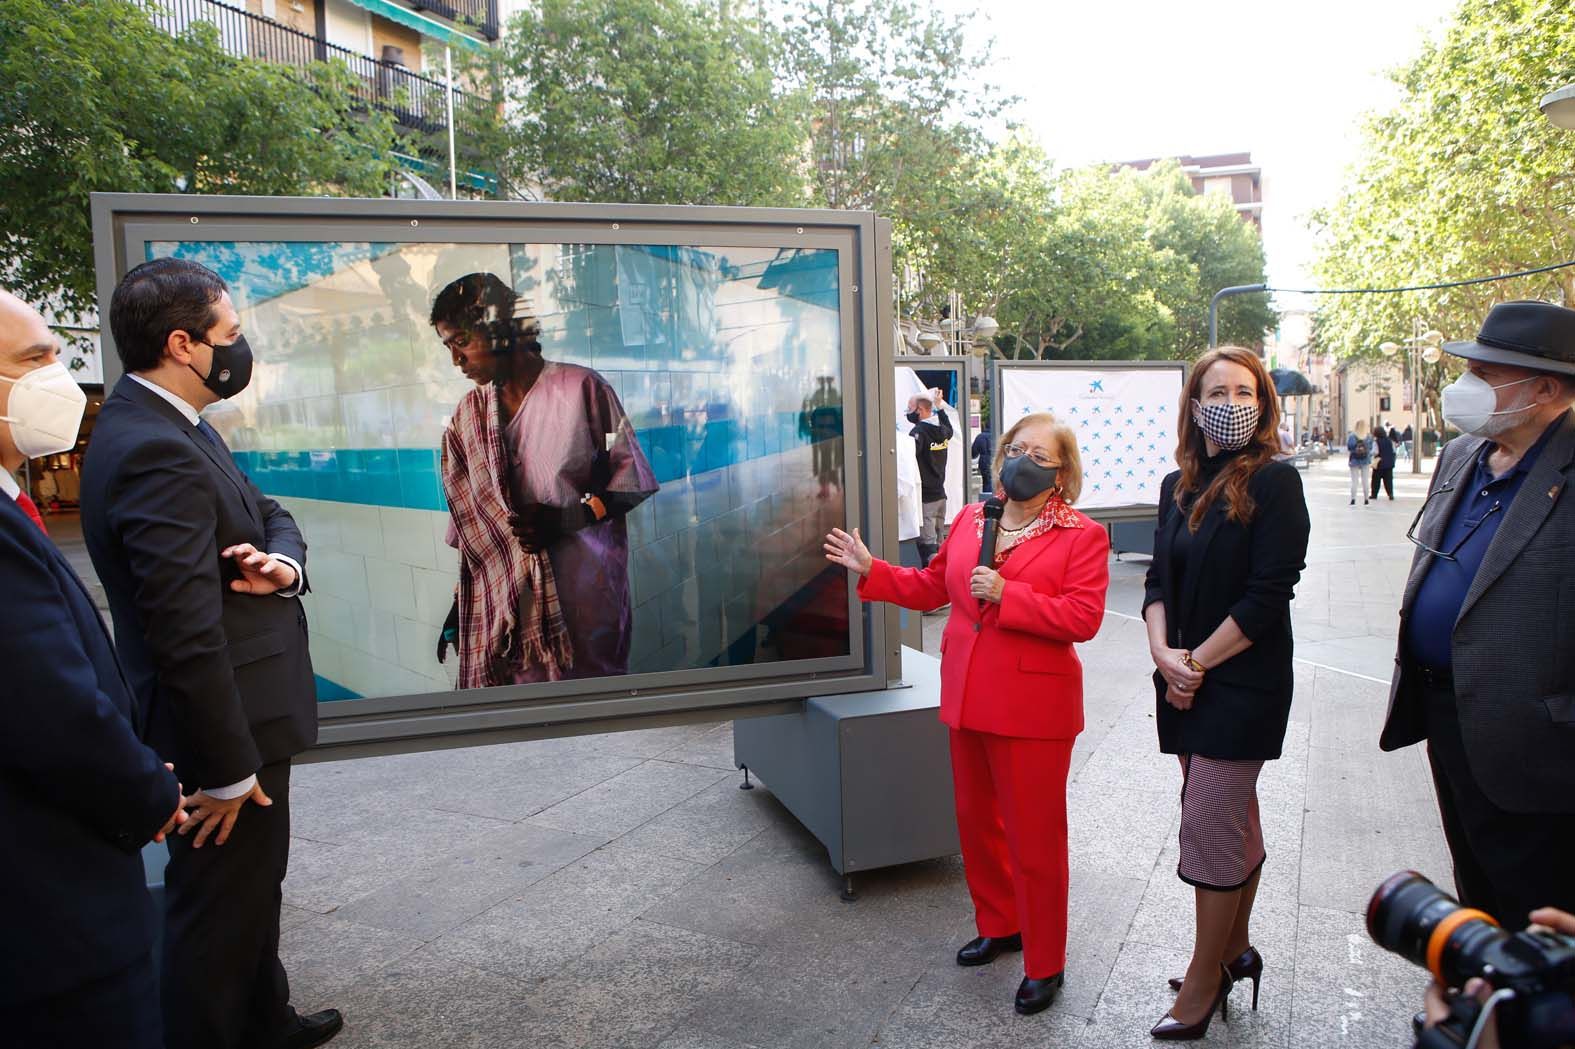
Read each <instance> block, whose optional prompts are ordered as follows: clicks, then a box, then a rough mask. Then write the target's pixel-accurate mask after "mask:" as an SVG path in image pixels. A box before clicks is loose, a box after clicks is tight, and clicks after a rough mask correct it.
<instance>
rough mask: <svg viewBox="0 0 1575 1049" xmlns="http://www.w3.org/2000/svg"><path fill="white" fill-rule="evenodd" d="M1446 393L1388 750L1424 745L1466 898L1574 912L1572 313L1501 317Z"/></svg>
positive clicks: (1486, 905) (1414, 537) (1394, 687)
mask: <svg viewBox="0 0 1575 1049" xmlns="http://www.w3.org/2000/svg"><path fill="white" fill-rule="evenodd" d="M1444 349H1445V350H1447V351H1448V352H1449V353H1452V354H1454V355H1455V356H1457V357H1461V358H1464V359H1465V361H1466V371H1465V373H1464V374H1463V375H1461V377H1460V378H1459V379H1458V380H1457V381H1456V382H1454V383H1453V384H1452V385H1450V386H1449V387H1447V388H1446V389H1445V390H1444V391H1443V409H1444V418H1445V419H1446V420H1447V421H1448V422H1449V423H1450V424H1451V425H1453V426H1455V427H1456V428H1457V429H1459V430H1460V431H1461V432H1462V434H1464V436H1462V437H1460V438H1458V439H1457V440H1454V441H1451V442H1449V444H1448V445H1447V446H1446V447H1445V448H1444V450H1443V452H1442V453H1441V454H1440V455H1439V458H1438V466H1437V468H1436V469H1435V470H1434V472H1433V481H1432V486H1431V488H1430V490H1429V493H1428V497H1427V500H1426V502H1425V503H1424V504H1423V505H1422V509H1421V511H1420V512H1419V513H1418V514H1417V518H1416V521H1415V522H1413V524H1412V527H1411V530H1410V531H1409V532H1408V533H1407V538H1409V539H1410V540H1411V541H1412V542H1413V543H1415V544H1416V547H1417V550H1416V554H1415V557H1414V558H1413V560H1412V562H1411V575H1410V578H1409V579H1408V580H1407V581H1406V587H1405V596H1404V598H1403V600H1402V603H1401V607H1400V644H1399V654H1398V656H1397V658H1396V660H1395V674H1394V680H1393V683H1392V684H1391V687H1390V693H1389V713H1388V717H1387V718H1386V719H1385V721H1384V727H1383V732H1382V735H1381V736H1380V738H1379V745H1380V746H1381V747H1382V748H1383V749H1384V750H1396V749H1398V748H1400V747H1404V746H1408V745H1410V744H1412V743H1417V742H1420V741H1422V740H1424V739H1425V740H1426V741H1427V754H1428V762H1429V764H1430V765H1431V766H1432V770H1433V783H1434V788H1435V789H1436V791H1437V793H1438V807H1439V813H1440V815H1441V816H1442V819H1443V823H1444V834H1445V837H1446V838H1447V839H1448V842H1449V851H1450V854H1451V856H1452V857H1453V859H1454V864H1455V885H1456V888H1457V889H1458V891H1459V894H1460V899H1461V900H1462V901H1463V902H1465V903H1467V904H1469V905H1470V906H1473V907H1478V908H1480V909H1482V910H1485V911H1487V912H1488V913H1489V914H1492V915H1493V916H1494V917H1495V918H1497V919H1498V920H1499V921H1500V922H1501V923H1503V925H1504V926H1505V927H1506V928H1512V929H1519V928H1523V927H1524V926H1525V925H1526V924H1527V923H1528V921H1529V920H1530V919H1529V915H1530V912H1531V911H1532V910H1533V909H1534V908H1537V907H1543V906H1555V907H1560V908H1562V909H1564V910H1575V877H1572V876H1571V871H1572V870H1575V572H1572V571H1571V567H1572V558H1575V495H1572V494H1571V492H1570V491H1569V488H1570V482H1571V481H1575V413H1572V412H1571V411H1570V406H1571V405H1572V404H1575V310H1571V309H1566V308H1565V307H1563V306H1555V305H1553V304H1552V303H1547V302H1506V303H1500V304H1499V305H1497V306H1495V307H1493V309H1492V310H1491V311H1490V312H1489V313H1488V316H1487V319H1486V320H1485V321H1483V323H1482V330H1481V332H1480V333H1479V334H1478V335H1477V337H1476V339H1475V340H1474V341H1472V342H1461V343H1450V344H1447V345H1446V346H1445V347H1444Z"/></svg>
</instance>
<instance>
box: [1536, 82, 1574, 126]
mask: <svg viewBox="0 0 1575 1049" xmlns="http://www.w3.org/2000/svg"><path fill="white" fill-rule="evenodd" d="M1538 108H1539V109H1541V110H1542V113H1543V115H1544V116H1546V117H1547V118H1548V120H1549V122H1550V123H1552V124H1553V126H1554V127H1559V128H1563V129H1564V130H1566V131H1575V84H1565V85H1564V86H1563V87H1561V88H1559V89H1557V90H1556V91H1549V92H1548V93H1547V94H1546V95H1543V96H1542V102H1541V103H1540V104H1539V106H1538Z"/></svg>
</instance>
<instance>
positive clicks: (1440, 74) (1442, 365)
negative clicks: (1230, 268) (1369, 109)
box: [1315, 0, 1575, 426]
mask: <svg viewBox="0 0 1575 1049" xmlns="http://www.w3.org/2000/svg"><path fill="white" fill-rule="evenodd" d="M1393 76H1394V79H1395V82H1396V83H1397V84H1398V85H1399V87H1400V90H1401V95H1400V100H1399V102H1398V103H1397V104H1396V105H1395V106H1394V108H1393V109H1391V110H1389V111H1388V112H1385V113H1381V114H1377V115H1375V116H1373V117H1372V118H1370V119H1369V121H1368V122H1367V124H1366V126H1365V128H1364V130H1363V141H1362V149H1361V152H1360V154H1359V159H1358V161H1357V162H1356V164H1355V165H1354V166H1353V167H1352V169H1351V174H1350V176H1349V180H1348V183H1347V185H1346V186H1345V187H1344V189H1343V190H1342V192H1341V193H1340V196H1339V198H1338V199H1337V200H1336V201H1335V202H1334V203H1333V204H1332V205H1331V206H1330V207H1329V208H1327V209H1325V210H1324V211H1323V212H1321V213H1320V214H1319V215H1317V216H1316V222H1317V225H1318V227H1319V231H1320V244H1319V255H1318V260H1317V263H1316V268H1315V272H1316V274H1317V277H1318V283H1319V284H1320V286H1323V287H1342V288H1361V287H1369V288H1384V287H1401V286H1410V285H1417V284H1436V283H1445V282H1448V281H1451V280H1464V279H1469V278H1473V277H1479V276H1486V275H1491V274H1495V273H1506V272H1512V271H1515V270H1521V269H1529V268H1533V267H1536V266H1538V265H1544V264H1548V263H1553V262H1562V261H1564V260H1566V259H1570V258H1572V257H1575V133H1571V132H1568V131H1561V130H1559V129H1557V128H1555V127H1553V126H1552V125H1551V124H1549V123H1548V121H1547V120H1546V119H1545V118H1544V117H1543V115H1542V114H1541V112H1539V110H1538V108H1537V103H1538V101H1539V99H1540V98H1541V97H1542V95H1544V94H1545V93H1547V92H1548V91H1549V90H1551V89H1553V88H1556V87H1559V86H1561V85H1563V84H1567V83H1569V82H1570V81H1571V80H1575V6H1572V5H1570V4H1567V3H1561V2H1552V0H1465V2H1464V3H1462V5H1461V6H1460V8H1459V9H1458V10H1457V11H1456V13H1455V15H1454V17H1453V19H1452V21H1451V22H1450V24H1449V25H1448V27H1447V28H1446V30H1445V32H1444V34H1443V36H1442V37H1441V39H1439V40H1437V41H1435V42H1429V43H1428V44H1426V45H1425V46H1424V47H1423V48H1422V50H1421V52H1420V53H1419V54H1418V55H1417V56H1416V57H1415V58H1414V59H1413V60H1412V61H1410V62H1409V63H1407V64H1406V65H1405V66H1403V67H1401V68H1400V69H1398V70H1396V71H1395V73H1394V74H1393ZM1515 298H1541V299H1551V300H1553V301H1562V302H1564V303H1565V304H1575V269H1565V270H1559V271H1555V272H1554V273H1550V274H1545V275H1541V276H1536V277H1527V278H1520V279H1516V280H1512V281H1503V282H1495V283H1490V284H1478V285H1472V286H1467V287H1458V288H1449V289H1439V290H1434V291H1423V292H1407V293H1402V294H1395V295H1340V296H1329V297H1328V298H1326V299H1325V300H1324V301H1323V302H1322V303H1321V304H1320V308H1319V311H1318V322H1317V327H1316V335H1315V337H1316V339H1317V342H1318V345H1319V346H1321V347H1322V348H1324V349H1326V350H1328V351H1331V352H1332V353H1334V354H1335V355H1336V356H1338V357H1343V358H1356V359H1361V360H1377V359H1379V358H1380V356H1381V351H1380V350H1379V347H1380V345H1381V344H1382V343H1384V342H1388V341H1394V342H1403V341H1404V340H1406V339H1408V338H1409V337H1411V335H1412V333H1413V332H1414V331H1415V330H1417V328H1418V327H1420V328H1421V329H1423V330H1426V329H1437V330H1439V331H1441V332H1443V334H1444V335H1445V336H1446V337H1447V338H1450V339H1464V338H1469V337H1471V336H1472V335H1473V334H1475V332H1476V330H1477V325H1478V324H1480V322H1481V320H1482V318H1483V317H1484V316H1485V315H1486V314H1487V311H1488V309H1489V308H1490V307H1491V306H1492V305H1493V303H1495V302H1499V301H1503V300H1506V299H1515ZM1457 369H1458V364H1455V363H1454V362H1453V361H1452V360H1451V358H1449V357H1447V356H1446V357H1445V358H1444V359H1443V360H1442V361H1440V362H1439V363H1438V364H1436V365H1425V366H1424V367H1423V370H1422V382H1423V387H1424V399H1425V403H1426V405H1427V410H1428V414H1429V417H1430V419H1431V421H1432V424H1433V425H1434V426H1437V425H1439V423H1440V417H1439V412H1438V390H1439V387H1440V386H1441V385H1442V384H1444V383H1446V382H1448V381H1449V379H1450V377H1451V376H1452V375H1453V374H1454V373H1455V371H1456V370H1457Z"/></svg>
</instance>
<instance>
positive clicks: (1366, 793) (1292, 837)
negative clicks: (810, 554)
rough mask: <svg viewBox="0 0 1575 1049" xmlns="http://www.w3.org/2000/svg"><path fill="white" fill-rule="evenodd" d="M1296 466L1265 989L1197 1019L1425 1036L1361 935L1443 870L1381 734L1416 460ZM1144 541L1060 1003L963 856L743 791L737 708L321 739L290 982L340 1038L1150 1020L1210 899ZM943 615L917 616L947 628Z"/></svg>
mask: <svg viewBox="0 0 1575 1049" xmlns="http://www.w3.org/2000/svg"><path fill="white" fill-rule="evenodd" d="M1426 466H1427V467H1428V468H1429V469H1430V468H1431V463H1428V464H1426ZM1402 471H1404V467H1402ZM1303 477H1304V479H1305V481H1306V485H1307V491H1308V497H1309V503H1310V505H1311V507H1312V516H1313V541H1312V550H1311V552H1310V553H1309V557H1308V560H1309V567H1308V570H1307V572H1306V574H1305V576H1304V577H1303V580H1302V582H1301V585H1300V587H1299V588H1298V596H1297V600H1296V604H1295V609H1294V615H1295V624H1296V634H1297V638H1298V653H1299V655H1300V656H1301V657H1303V659H1302V660H1301V661H1299V662H1298V664H1297V692H1296V701H1295V705H1294V709H1293V714H1292V721H1291V724H1290V730H1289V734H1288V737H1287V739H1286V745H1285V754H1284V757H1283V758H1282V759H1281V760H1280V761H1277V762H1273V763H1270V764H1269V765H1268V766H1267V767H1266V769H1265V772H1264V775H1263V778H1262V781H1261V792H1260V793H1261V801H1262V810H1263V813H1264V823H1265V835H1266V838H1267V845H1268V852H1269V860H1268V865H1267V866H1266V868H1265V871H1264V876H1263V881H1262V887H1261V889H1260V892H1259V897H1258V907H1257V914H1256V923H1255V931H1254V934H1253V937H1254V940H1255V942H1256V944H1257V945H1258V946H1259V948H1260V949H1261V951H1262V953H1263V955H1264V958H1265V960H1266V970H1265V978H1264V982H1263V990H1262V999H1261V1003H1260V1008H1259V1010H1258V1011H1257V1012H1256V1013H1253V1012H1251V1011H1249V1010H1248V1008H1247V1005H1248V995H1247V994H1246V993H1245V991H1244V990H1243V991H1238V992H1237V994H1236V995H1235V996H1234V1004H1235V1006H1236V1008H1235V1009H1233V1010H1232V1012H1231V1020H1230V1022H1229V1023H1228V1024H1221V1023H1220V1022H1219V1021H1218V1020H1216V1021H1215V1024H1214V1027H1213V1029H1212V1031H1211V1033H1210V1035H1209V1037H1208V1040H1207V1044H1213V1045H1233V1046H1279V1047H1289V1046H1325V1045H1341V1046H1364V1047H1365V1046H1372V1047H1374V1049H1378V1047H1390V1046H1402V1045H1409V1044H1410V1036H1409V1018H1410V1016H1411V1014H1412V1012H1413V1011H1414V1010H1415V1009H1416V1008H1418V1005H1419V1000H1420V995H1421V990H1422V987H1423V985H1424V979H1423V975H1422V973H1421V971H1420V970H1418V969H1415V968H1414V967H1412V966H1411V965H1409V964H1408V963H1406V962H1403V961H1400V960H1399V959H1397V958H1395V957H1393V956H1391V955H1388V954H1386V953H1385V952H1383V951H1381V950H1380V949H1379V948H1377V947H1376V946H1374V945H1373V944H1372V943H1371V942H1370V941H1369V939H1368V938H1367V935H1366V933H1365V931H1364V928H1363V921H1362V913H1363V909H1364V907H1365V904H1366V901H1367V898H1368V895H1369V893H1370V892H1371V891H1372V889H1373V888H1374V887H1375V886H1376V885H1377V884H1378V882H1379V881H1380V880H1381V879H1382V878H1383V877H1384V876H1385V875H1387V874H1389V873H1390V872H1392V871H1394V870H1396V869H1399V868H1403V867H1415V868H1418V869H1420V870H1422V871H1423V872H1424V873H1427V874H1428V875H1429V876H1430V877H1433V878H1434V879H1435V880H1438V881H1441V882H1442V883H1443V884H1445V885H1447V884H1448V874H1449V867H1448V863H1447V853H1446V852H1445V850H1444V846H1443V839H1442V833H1441V831H1440V828H1439V825H1438V821H1437V816H1436V814H1435V811H1434V809H1433V805H1432V799H1431V792H1430V786H1429V780H1428V776H1427V771H1426V764H1425V759H1424V758H1423V756H1422V755H1421V753H1420V751H1419V750H1418V749H1416V748H1412V749H1410V750H1408V751H1405V752H1402V753H1399V754H1389V755H1385V754H1381V753H1380V752H1379V751H1378V749H1377V743H1376V740H1377V736H1378V725H1379V723H1380V719H1381V717H1382V714H1383V709H1384V703H1385V697H1386V694H1387V688H1386V685H1387V679H1388V672H1389V667H1390V665H1391V660H1392V657H1393V649H1394V630H1395V625H1396V622H1397V617H1396V608H1397V607H1398V596H1399V592H1400V588H1401V585H1402V583H1403V580H1404V576H1405V571H1406V565H1407V563H1408V562H1409V558H1410V550H1409V544H1408V543H1407V542H1406V540H1405V539H1404V532H1405V529H1406V526H1407V524H1408V523H1409V522H1410V520H1411V518H1412V516H1413V515H1414V514H1415V513H1416V510H1417V508H1418V506H1419V505H1420V502H1421V499H1422V496H1423V494H1424V490H1425V475H1424V477H1423V478H1417V479H1413V478H1412V477H1411V475H1410V474H1409V473H1408V472H1402V473H1401V476H1400V477H1399V484H1398V494H1399V499H1398V500H1397V501H1396V502H1394V503H1392V504H1391V503H1389V502H1388V501H1387V500H1386V501H1384V502H1380V503H1377V504H1374V505H1370V506H1366V507H1364V506H1362V505H1361V504H1360V503H1358V504H1357V505H1356V506H1355V507H1351V506H1348V505H1347V502H1346V498H1347V497H1346V483H1347V482H1346V471H1345V468H1344V466H1343V464H1341V463H1339V462H1338V461H1330V462H1328V463H1324V464H1320V465H1317V466H1315V467H1314V468H1313V469H1311V470H1310V471H1308V472H1305V473H1304V474H1303ZM1145 563H1146V559H1144V558H1140V557H1133V556H1131V555H1127V556H1126V557H1125V558H1124V559H1123V561H1122V562H1121V563H1117V564H1114V565H1113V566H1112V576H1113V580H1112V586H1111V591H1110V599H1109V608H1110V614H1109V615H1108V616H1107V617H1106V621H1105V624H1104V628H1103V629H1102V631H1101V632H1100V634H1099V636H1098V637H1097V638H1096V639H1095V640H1094V641H1093V642H1091V643H1090V644H1088V645H1085V646H1082V656H1083V660H1084V663H1085V667H1086V670H1085V680H1086V683H1087V724H1088V727H1087V730H1086V731H1085V733H1084V734H1083V736H1082V737H1081V738H1080V739H1079V741H1078V745H1077V748H1076V751H1075V756H1074V763H1073V776H1072V781H1071V784H1070V787H1069V802H1070V806H1071V814H1072V841H1071V855H1072V900H1071V936H1070V958H1069V962H1068V975H1067V984H1066V988H1065V991H1064V993H1063V995H1062V996H1061V998H1060V1000H1059V1001H1058V1002H1057V1003H1056V1005H1055V1006H1054V1007H1052V1008H1051V1009H1050V1010H1049V1011H1047V1012H1045V1013H1043V1014H1041V1015H1039V1016H1036V1017H1028V1018H1024V1017H1019V1016H1017V1015H1016V1014H1014V1013H1013V1011H1012V1009H1011V994H1012V991H1013V990H1014V989H1015V987H1016V985H1017V982H1018V980H1019V979H1020V978H1021V971H1020V969H1018V968H1017V959H1016V956H1007V957H1006V958H1003V959H1002V960H1001V961H998V962H997V963H996V964H994V965H992V966H989V967H986V968H982V969H960V968H958V967H957V966H956V965H955V964H954V963H953V961H952V953H953V951H954V949H955V948H956V947H957V946H958V945H959V944H961V943H962V942H964V941H965V940H967V939H968V938H970V937H971V936H972V935H973V934H974V933H973V927H972V922H971V915H970V908H969V903H968V898H967V893H966V889H965V887H964V883H963V876H962V867H961V863H960V861H958V860H957V859H956V858H951V859H944V860H937V861H933V862H928V863H920V864H914V865H911V866H906V867H902V868H897V869H892V870H887V871H880V872H872V873H870V874H867V875H864V876H862V877H861V878H860V883H859V889H860V893H861V895H860V898H859V900H858V901H857V902H856V903H852V904H847V903H843V902H841V901H840V900H839V898H838V888H839V884H840V883H839V880H838V878H837V877H836V876H835V874H834V873H833V872H832V871H831V869H830V867H829V866H828V865H827V863H826V858H825V853H824V850H823V849H822V848H821V847H820V846H819V845H818V843H817V842H816V841H815V840H814V839H813V838H812V837H810V835H809V834H808V833H806V832H805V831H804V830H803V829H802V828H801V827H800V826H799V825H798V824H797V822H796V821H795V820H794V819H793V818H792V817H791V816H790V815H789V814H788V813H787V812H786V811H785V810H784V809H783V808H782V807H781V805H780V804H778V803H777V802H776V801H775V800H774V799H773V798H772V796H771V794H770V792H769V789H765V790H756V791H752V792H747V793H746V792H741V791H739V790H738V789H737V784H738V780H739V776H738V774H737V772H736V771H734V769H733V763H732V746H731V726H730V725H728V724H720V725H702V726H693V727H679V728H659V729H652V730H646V731H639V732H627V733H620V734H611V735H601V736H589V737H579V738H572V739H562V740H548V741H542V742H532V743H521V744H511V745H504V746H495V747H485V748H475V749H470V750H459V751H443V752H439V753H431V754H421V755H408V756H400V757H390V758H375V759H364V760H357V761H345V762H337V763H330V764H320V765H304V766H299V767H298V768H297V770H296V773H295V783H294V789H293V790H292V801H293V806H294V823H295V834H296V836H295V839H294V842H293V845H292V854H291V865H290V876H289V880H288V881H287V882H286V884H285V908H284V914H285V918H284V933H283V945H282V951H283V955H284V959H285V963H286V965H287V967H288V969H289V971H290V975H291V984H292V989H293V997H294V1000H295V1001H296V1003H297V1005H298V1006H299V1007H301V1008H303V1009H316V1008H321V1007H323V1006H328V1005H333V1006H337V1007H339V1008H341V1009H343V1010H344V1012H345V1014H346V1017H347V1023H348V1026H347V1028H346V1031H345V1033H344V1034H343V1035H341V1036H340V1038H339V1039H337V1040H336V1042H335V1043H334V1044H335V1046H336V1047H343V1049H353V1047H368V1046H389V1047H394V1046H399V1047H411V1049H417V1047H420V1049H427V1047H434V1046H445V1047H449V1046H454V1047H459V1046H475V1047H511V1046H531V1047H543V1049H546V1047H563V1049H569V1047H573V1049H590V1047H618V1049H645V1047H657V1049H749V1047H757V1049H790V1047H791V1049H832V1047H854V1046H881V1047H892V1049H895V1047H903V1049H919V1047H930V1046H934V1047H945V1049H968V1047H986V1046H988V1047H1003V1049H1006V1047H1017V1046H1025V1047H1026V1046H1046V1045H1078V1046H1090V1047H1104V1046H1128V1045H1130V1046H1146V1045H1150V1044H1152V1043H1151V1042H1150V1040H1149V1038H1148V1036H1147V1031H1148V1028H1149V1027H1150V1026H1151V1025H1152V1024H1153V1023H1154V1022H1155V1021H1156V1020H1158V1019H1159V1017H1160V1016H1161V1015H1162V1014H1163V1013H1164V1012H1165V1010H1166V1009H1167V1008H1168V1006H1169V1002H1170V994H1169V992H1168V990H1167V989H1166V987H1165V983H1164V981H1165V978H1166V977H1167V976H1171V975H1176V974H1179V973H1180V972H1181V971H1182V970H1183V968H1184V965H1185V960H1186V957H1187V953H1188V947H1189V945H1190V942H1191V932H1192V921H1191V890H1190V889H1188V888H1187V887H1186V886H1185V885H1183V884H1182V883H1181V882H1180V881H1178V880H1177V878H1176V876H1175V864H1176V831H1177V814H1178V806H1177V794H1178V790H1179V786H1180V773H1179V770H1178V769H1177V767H1176V766H1175V764H1174V761H1173V760H1172V759H1167V758H1165V757H1163V756H1162V755H1160V754H1159V753H1158V752H1157V747H1156V743H1155V739H1154V730H1153V726H1152V724H1151V721H1152V717H1153V702H1154V701H1153V692H1152V688H1151V686H1150V684H1149V681H1148V672H1149V670H1150V666H1149V663H1148V659H1147V650H1146V645H1145V642H1144V635H1143V630H1142V625H1141V623H1139V622H1138V621H1137V620H1136V619H1134V618H1133V616H1135V614H1136V613H1137V612H1138V609H1139V606H1140V604H1141V595H1142V575H1143V570H1144V567H1145ZM940 626H941V621H940V618H939V617H930V618H929V620H928V621H927V623H926V628H927V629H926V634H927V637H928V641H929V643H928V644H927V647H928V648H929V649H930V650H931V651H934V642H935V637H936V635H938V632H939V629H940ZM766 786H767V788H769V784H766Z"/></svg>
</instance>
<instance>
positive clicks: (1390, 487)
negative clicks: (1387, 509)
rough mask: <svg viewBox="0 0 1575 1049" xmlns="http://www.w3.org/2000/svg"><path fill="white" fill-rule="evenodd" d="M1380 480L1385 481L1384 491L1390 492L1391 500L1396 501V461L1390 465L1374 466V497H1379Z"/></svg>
mask: <svg viewBox="0 0 1575 1049" xmlns="http://www.w3.org/2000/svg"><path fill="white" fill-rule="evenodd" d="M1379 482H1382V483H1383V486H1384V491H1386V492H1388V493H1389V501H1390V502H1394V498H1395V466H1394V463H1390V464H1389V465H1388V466H1374V467H1373V491H1372V497H1373V498H1374V499H1377V498H1378V485H1379Z"/></svg>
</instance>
